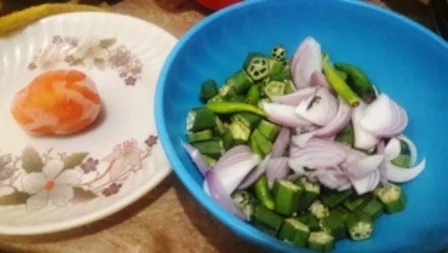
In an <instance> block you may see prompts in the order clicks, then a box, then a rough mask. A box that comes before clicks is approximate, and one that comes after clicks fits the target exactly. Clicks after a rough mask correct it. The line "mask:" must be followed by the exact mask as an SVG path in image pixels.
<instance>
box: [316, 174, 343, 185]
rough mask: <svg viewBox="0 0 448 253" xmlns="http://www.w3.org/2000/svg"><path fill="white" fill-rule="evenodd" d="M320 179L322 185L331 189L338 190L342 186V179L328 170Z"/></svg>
mask: <svg viewBox="0 0 448 253" xmlns="http://www.w3.org/2000/svg"><path fill="white" fill-rule="evenodd" d="M318 179H319V182H320V183H321V184H323V185H325V186H326V187H327V188H329V189H337V188H338V187H339V186H340V185H341V181H340V179H338V178H337V176H336V174H335V173H334V172H331V171H329V170H327V171H326V173H323V174H320V175H319V176H318Z"/></svg>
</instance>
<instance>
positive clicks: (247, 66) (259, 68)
mask: <svg viewBox="0 0 448 253" xmlns="http://www.w3.org/2000/svg"><path fill="white" fill-rule="evenodd" d="M244 70H245V71H246V72H247V74H248V75H249V77H250V78H251V79H252V80H253V81H254V82H257V81H260V80H262V79H263V78H265V77H266V76H267V75H268V74H269V59H268V58H267V57H266V56H264V55H262V54H260V53H249V55H248V56H247V58H246V60H245V62H244Z"/></svg>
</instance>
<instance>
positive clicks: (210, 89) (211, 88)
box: [199, 80, 218, 103]
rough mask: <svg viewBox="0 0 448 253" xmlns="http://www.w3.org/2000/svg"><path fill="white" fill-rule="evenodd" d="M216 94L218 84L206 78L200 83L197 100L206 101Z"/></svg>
mask: <svg viewBox="0 0 448 253" xmlns="http://www.w3.org/2000/svg"><path fill="white" fill-rule="evenodd" d="M217 94H218V85H217V84H216V82H215V81H214V80H207V81H205V82H204V83H203V84H202V87H201V94H200V96H199V100H200V101H201V102H202V103H206V102H207V101H209V100H210V99H211V98H212V97H214V96H216V95H217Z"/></svg>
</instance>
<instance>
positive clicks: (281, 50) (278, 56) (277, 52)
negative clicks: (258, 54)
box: [271, 45, 286, 61]
mask: <svg viewBox="0 0 448 253" xmlns="http://www.w3.org/2000/svg"><path fill="white" fill-rule="evenodd" d="M285 57H286V48H285V47H284V46H283V45H277V46H275V47H274V48H272V52H271V58H272V59H275V60H277V61H284V60H285Z"/></svg>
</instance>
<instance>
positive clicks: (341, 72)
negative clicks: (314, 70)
mask: <svg viewBox="0 0 448 253" xmlns="http://www.w3.org/2000/svg"><path fill="white" fill-rule="evenodd" d="M335 71H336V73H337V74H338V76H339V77H340V78H342V80H344V81H347V78H348V74H347V73H345V72H344V71H341V70H338V69H335Z"/></svg>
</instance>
